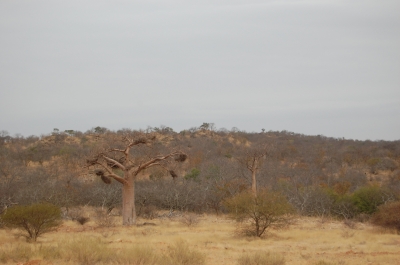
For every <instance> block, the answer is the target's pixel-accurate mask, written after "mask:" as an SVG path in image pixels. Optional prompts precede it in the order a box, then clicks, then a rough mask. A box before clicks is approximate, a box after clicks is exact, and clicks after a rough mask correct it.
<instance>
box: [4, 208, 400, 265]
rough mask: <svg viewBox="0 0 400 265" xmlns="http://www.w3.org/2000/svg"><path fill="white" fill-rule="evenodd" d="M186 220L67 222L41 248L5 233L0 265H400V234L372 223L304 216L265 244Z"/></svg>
mask: <svg viewBox="0 0 400 265" xmlns="http://www.w3.org/2000/svg"><path fill="white" fill-rule="evenodd" d="M116 218H118V219H117V220H118V221H119V217H116ZM182 218H183V217H182V216H176V217H173V218H155V219H153V220H143V219H139V223H144V222H151V223H152V224H150V225H144V226H134V227H128V228H127V227H123V226H118V225H117V226H114V227H99V226H98V225H97V224H96V223H95V222H94V221H93V220H92V221H89V222H88V223H86V224H84V225H80V224H79V223H78V222H74V221H65V222H64V223H63V225H62V226H61V227H60V228H58V230H57V231H54V232H51V233H48V234H45V235H44V236H43V237H41V238H39V239H38V242H37V243H26V242H25V239H24V238H23V237H18V236H16V233H17V230H4V229H2V230H0V263H2V264H30V265H34V264H35V265H37V264H41V265H44V264H218V265H222V264H248V265H250V264H256V263H250V262H245V261H243V257H244V256H246V255H248V256H249V257H254V256H255V255H256V254H257V253H264V254H265V253H270V255H271V257H278V260H280V261H279V262H276V263H262V264H287V265H290V264H299V265H301V264H317V265H328V264H332V265H333V264H338V265H339V264H347V265H366V264H391V265H392V264H400V235H397V234H395V233H393V232H391V231H387V230H381V229H377V228H375V227H373V226H371V225H369V224H364V223H357V224H356V225H355V227H351V228H350V227H349V226H348V225H345V224H344V223H343V222H342V221H336V220H332V219H321V218H304V217H299V218H298V219H297V220H296V221H295V222H294V223H293V224H292V225H291V226H290V227H289V228H287V229H284V230H271V231H269V232H268V234H267V235H266V236H265V237H264V238H261V239H259V238H250V237H242V236H238V235H237V234H236V233H235V231H237V228H236V224H235V222H233V221H231V220H229V219H227V218H226V217H225V216H216V215H199V216H197V217H195V218H193V220H195V221H196V220H197V221H198V223H197V224H192V225H188V222H186V223H185V222H184V221H183V219H182ZM193 223H195V222H193ZM189 224H190V222H189ZM185 253H186V254H185ZM185 255H186V256H185ZM241 258H242V263H239V259H241ZM282 258H283V259H284V262H282ZM201 261H204V262H203V263H201ZM258 264H261V263H258Z"/></svg>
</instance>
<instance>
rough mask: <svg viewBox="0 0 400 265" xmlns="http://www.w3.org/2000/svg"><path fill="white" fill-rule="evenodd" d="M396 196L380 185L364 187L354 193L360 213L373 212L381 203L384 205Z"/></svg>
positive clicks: (353, 196) (353, 198) (353, 197)
mask: <svg viewBox="0 0 400 265" xmlns="http://www.w3.org/2000/svg"><path fill="white" fill-rule="evenodd" d="M393 199H394V196H393V195H392V194H391V193H390V192H388V191H386V190H384V189H383V188H381V187H378V186H370V187H362V188H360V189H358V190H356V191H355V192H354V193H353V195H352V200H353V203H354V205H355V206H356V208H357V210H358V212H359V213H366V214H373V213H374V212H376V210H377V208H378V206H379V205H382V204H384V203H386V202H388V201H390V200H393Z"/></svg>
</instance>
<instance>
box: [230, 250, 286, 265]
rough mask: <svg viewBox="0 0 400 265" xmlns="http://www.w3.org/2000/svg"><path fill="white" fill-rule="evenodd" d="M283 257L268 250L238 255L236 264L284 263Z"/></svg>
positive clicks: (272, 264) (278, 264)
mask: <svg viewBox="0 0 400 265" xmlns="http://www.w3.org/2000/svg"><path fill="white" fill-rule="evenodd" d="M284 264H285V258H284V257H283V256H281V255H277V254H271V253H270V252H266V253H265V252H263V253H255V254H253V255H249V254H244V255H242V256H240V257H239V259H238V265H284Z"/></svg>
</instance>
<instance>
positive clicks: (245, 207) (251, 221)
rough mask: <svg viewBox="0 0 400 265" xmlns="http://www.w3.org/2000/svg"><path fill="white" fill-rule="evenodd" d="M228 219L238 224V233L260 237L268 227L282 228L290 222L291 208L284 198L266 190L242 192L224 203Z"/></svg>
mask: <svg viewBox="0 0 400 265" xmlns="http://www.w3.org/2000/svg"><path fill="white" fill-rule="evenodd" d="M225 207H226V208H227V209H228V211H229V213H230V217H231V218H232V219H234V220H236V221H237V222H238V223H239V224H240V233H241V234H244V235H251V236H258V237H261V236H262V235H263V234H264V232H265V231H266V230H267V229H268V228H269V227H275V228H282V227H285V226H287V225H288V224H289V223H290V221H291V220H292V216H291V215H290V214H291V213H292V212H293V207H292V206H291V205H290V204H289V202H288V201H287V199H286V198H285V196H283V195H282V194H280V193H278V192H274V191H269V190H267V189H264V190H260V191H259V192H257V196H256V195H254V194H253V193H252V192H251V191H243V192H241V193H239V194H237V195H235V196H234V197H231V198H229V199H227V200H226V201H225Z"/></svg>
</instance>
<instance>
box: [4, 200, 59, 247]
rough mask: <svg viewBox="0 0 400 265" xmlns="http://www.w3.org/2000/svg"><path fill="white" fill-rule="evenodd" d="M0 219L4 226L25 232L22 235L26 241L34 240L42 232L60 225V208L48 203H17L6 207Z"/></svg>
mask: <svg viewBox="0 0 400 265" xmlns="http://www.w3.org/2000/svg"><path fill="white" fill-rule="evenodd" d="M1 219H2V221H3V223H4V225H5V226H7V227H12V228H17V229H20V230H22V231H24V232H26V233H25V234H22V235H23V236H25V237H26V238H27V240H28V241H36V240H37V238H38V237H40V236H41V235H43V234H44V233H48V232H50V231H53V230H54V229H55V228H56V227H58V226H59V225H61V210H60V208H59V207H58V206H55V205H52V204H48V203H39V204H32V205H17V206H13V207H11V208H9V209H7V211H6V212H5V213H3V215H2V216H1Z"/></svg>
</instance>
